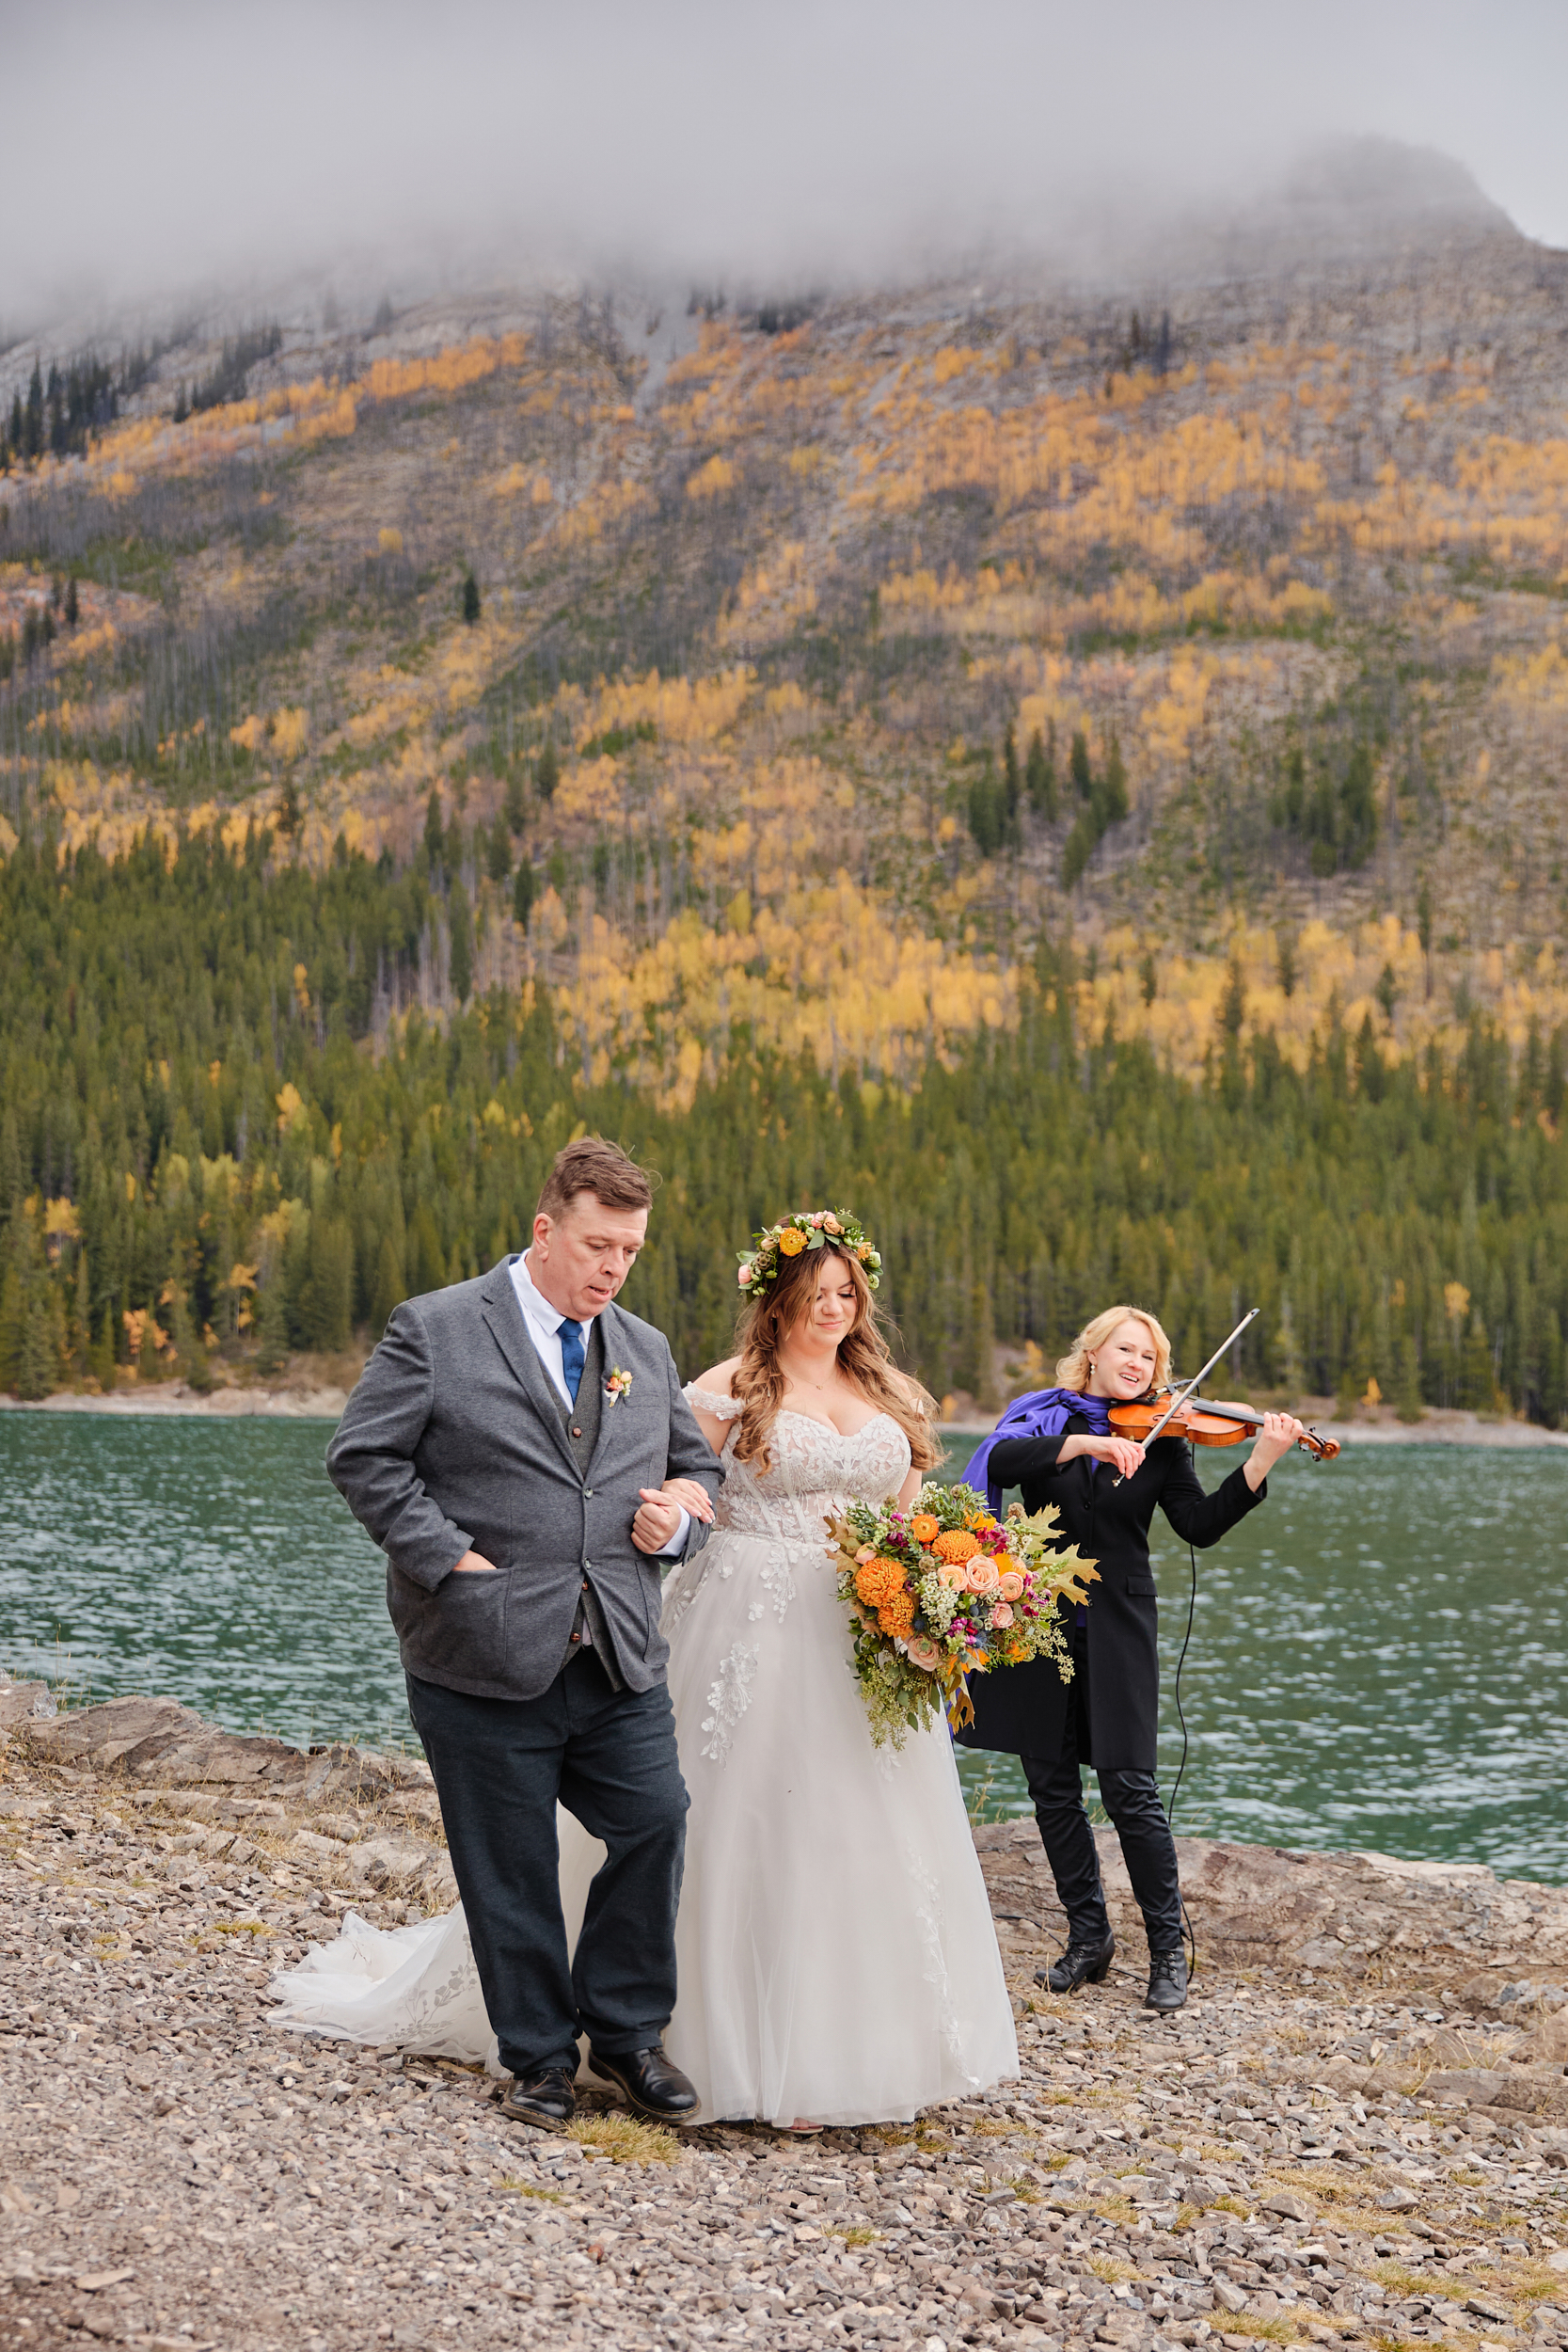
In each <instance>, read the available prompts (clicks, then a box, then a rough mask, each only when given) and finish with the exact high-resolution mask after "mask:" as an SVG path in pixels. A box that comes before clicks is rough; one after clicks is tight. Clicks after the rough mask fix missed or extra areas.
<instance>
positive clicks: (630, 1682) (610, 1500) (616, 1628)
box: [326, 1258, 724, 1699]
mask: <svg viewBox="0 0 1568 2352" xmlns="http://www.w3.org/2000/svg"><path fill="white" fill-rule="evenodd" d="M511 1264H512V1260H511V1259H510V1258H503V1259H502V1260H501V1262H500V1263H499V1265H497V1266H494V1267H492V1269H491V1271H490V1272H489V1273H488V1274H486V1275H482V1276H481V1277H480V1278H479V1279H477V1280H475V1281H471V1282H454V1283H453V1284H452V1286H451V1289H450V1290H442V1291H432V1292H430V1293H429V1294H428V1295H426V1296H424V1297H422V1298H410V1299H405V1300H404V1304H403V1305H402V1306H401V1307H399V1308H397V1309H396V1311H394V1312H393V1314H392V1316H391V1318H390V1320H389V1321H388V1325H387V1328H386V1331H385V1333H384V1335H383V1337H382V1340H381V1343H380V1344H379V1346H378V1347H377V1348H376V1350H375V1353H374V1354H373V1355H372V1358H371V1360H370V1362H369V1363H368V1364H367V1365H366V1367H365V1370H364V1374H363V1375H362V1376H361V1378H360V1381H359V1385H358V1387H357V1388H356V1390H355V1391H354V1393H353V1395H352V1396H351V1397H350V1398H349V1401H348V1409H347V1410H346V1412H345V1413H344V1415H343V1418H342V1420H341V1422H339V1424H338V1432H337V1435H336V1436H335V1437H334V1438H333V1440H332V1442H331V1444H330V1446H329V1447H328V1448H327V1454H326V1467H327V1471H328V1474H329V1475H330V1477H331V1479H332V1482H333V1484H334V1485H335V1486H337V1487H338V1488H339V1490H340V1491H341V1494H342V1495H343V1497H344V1498H345V1500H346V1501H347V1503H348V1506H349V1508H350V1510H351V1511H352V1512H353V1513H354V1515H355V1517H356V1518H357V1519H358V1520H359V1521H360V1523H361V1525H362V1526H364V1527H365V1528H366V1529H367V1530H368V1531H369V1533H370V1534H371V1535H372V1536H373V1538H374V1539H375V1541H376V1542H377V1543H378V1544H379V1545H380V1546H381V1549H382V1550H383V1551H384V1552H385V1553H386V1554H387V1606H388V1610H389V1612H390V1613H391V1619H392V1623H393V1625H394V1626H395V1627H396V1628H397V1634H398V1642H399V1645H400V1647H401V1650H402V1653H403V1663H404V1668H405V1669H406V1671H407V1672H408V1673H409V1674H412V1675H416V1676H418V1677H419V1678H420V1680H421V1681H424V1682H437V1683H443V1684H444V1685H445V1686H446V1687H447V1688H448V1689H449V1690H452V1691H466V1692H471V1693H472V1694H473V1695H475V1696H477V1697H481V1698H501V1699H531V1698H537V1697H538V1696H539V1694H540V1692H542V1691H545V1690H547V1689H548V1687H549V1685H550V1684H551V1682H553V1681H554V1679H555V1677H556V1675H557V1674H558V1673H559V1672H560V1669H561V1661H562V1658H563V1657H564V1656H565V1655H566V1647H567V1639H568V1636H569V1635H570V1633H571V1629H572V1620H573V1618H574V1616H575V1615H576V1613H577V1606H578V1599H579V1597H580V1596H581V1592H582V1586H583V1581H584V1579H587V1580H588V1581H590V1582H591V1583H592V1586H593V1590H594V1595H595V1597H596V1598H597V1600H598V1603H599V1606H600V1608H601V1610H602V1611H603V1613H604V1617H605V1621H606V1624H607V1626H608V1628H609V1630H610V1638H611V1640H612V1642H613V1644H614V1647H615V1656H616V1661H617V1663H618V1665H619V1667H620V1669H621V1672H622V1675H623V1677H625V1680H626V1685H627V1688H628V1689H630V1690H633V1691H646V1690H648V1689H650V1688H651V1687H652V1685H653V1684H654V1683H656V1682H658V1681H659V1680H661V1679H662V1677H663V1674H664V1668H665V1663H666V1661H667V1660H668V1658H669V1655H670V1652H669V1648H668V1645H666V1643H665V1641H664V1638H663V1635H662V1634H661V1633H660V1631H659V1629H658V1616H659V1597H660V1581H659V1571H660V1563H659V1562H658V1561H657V1560H655V1559H651V1558H649V1557H648V1555H647V1554H646V1553H644V1552H641V1551H639V1550H638V1549H637V1548H636V1546H635V1545H634V1544H633V1542H632V1540H631V1522H632V1519H633V1518H634V1516H635V1514H636V1511H637V1507H638V1493H637V1490H638V1488H639V1487H640V1486H660V1485H662V1483H663V1481H664V1480H665V1479H666V1478H670V1477H685V1478H694V1479H696V1480H698V1481H699V1483H700V1484H701V1485H702V1486H705V1487H706V1489H707V1491H708V1493H709V1494H710V1495H715V1496H716V1495H717V1494H718V1492H719V1489H720V1487H721V1485H722V1484H723V1477H724V1473H723V1470H722V1469H721V1466H720V1464H719V1462H718V1461H717V1460H716V1459H715V1457H714V1453H713V1449H712V1447H711V1446H710V1445H709V1444H708V1442H707V1439H706V1438H705V1437H704V1435H703V1433H702V1431H701V1430H700V1429H699V1428H698V1426H697V1423H696V1422H695V1421H694V1420H693V1419H692V1415H691V1408H690V1406H689V1405H688V1404H687V1401H686V1399H685V1397H684V1396H683V1395H682V1394H681V1389H680V1381H679V1378H678V1376H677V1375H676V1372H675V1363H674V1359H673V1356H672V1355H671V1353H670V1346H669V1343H668V1341H667V1340H666V1339H665V1338H664V1336H663V1334H662V1332H658V1331H656V1330H655V1329H654V1327H653V1326H652V1325H651V1324H648V1323H643V1322H641V1320H640V1319H639V1317H638V1316H636V1315H631V1314H627V1313H626V1312H625V1311H624V1310H623V1309H621V1308H619V1307H615V1306H610V1307H607V1308H606V1309H605V1311H604V1313H603V1315H602V1316H601V1318H600V1327H601V1330H602V1332H603V1335H604V1362H605V1366H606V1369H607V1372H609V1371H613V1370H617V1369H618V1370H621V1371H624V1372H627V1373H629V1374H630V1375H631V1387H630V1390H629V1391H628V1392H627V1393H626V1395H625V1396H623V1397H621V1398H620V1399H619V1400H618V1402H616V1403H615V1404H613V1405H611V1404H610V1402H609V1400H608V1399H606V1398H601V1399H600V1400H599V1403H600V1408H601V1409H600V1413H599V1434H598V1441H597V1443H596V1444H595V1445H594V1450H593V1453H592V1455H591V1457H590V1459H589V1462H588V1465H587V1468H586V1470H583V1469H579V1467H578V1462H577V1460H576V1458H575V1456H574V1454H573V1450H572V1446H571V1443H570V1440H569V1436H568V1431H567V1427H566V1423H565V1421H564V1419H563V1417H562V1416H563V1410H564V1407H563V1403H562V1398H561V1397H560V1396H559V1395H558V1393H557V1391H555V1389H554V1388H552V1386H551V1385H550V1381H549V1378H548V1375H546V1371H545V1368H544V1366H543V1365H542V1364H541V1363H540V1361H539V1358H538V1356H537V1355H536V1354H535V1352H534V1348H533V1343H532V1342H531V1340H530V1338H529V1335H528V1330H527V1327H526V1326H525V1325H524V1322H523V1313H522V1309H521V1308H520V1307H519V1306H518V1304H517V1294H516V1292H515V1290H514V1289H513V1287H512V1278H511V1275H510V1273H509V1272H508V1268H509V1267H510V1265H511ZM705 1540H706V1530H705V1528H703V1527H702V1526H701V1525H700V1524H699V1523H698V1522H697V1521H696V1520H695V1519H693V1521H692V1524H691V1534H690V1537H689V1544H688V1549H691V1548H693V1547H695V1546H698V1545H701V1544H702V1543H704V1542H705ZM470 1550H471V1551H480V1552H483V1555H484V1557H485V1558H486V1559H487V1560H491V1561H494V1563H495V1565H496V1567H497V1569H498V1571H499V1573H498V1574H497V1575H495V1576H484V1575H482V1574H477V1573H473V1572H470V1573H467V1574H465V1575H463V1576H454V1575H453V1574H452V1573H451V1570H452V1568H453V1566H454V1565H455V1564H456V1562H457V1561H459V1560H461V1558H462V1557H463V1554H464V1553H465V1552H466V1551H470ZM663 1565H664V1566H665V1567H668V1566H669V1565H670V1564H669V1562H668V1561H665V1562H664V1563H663Z"/></svg>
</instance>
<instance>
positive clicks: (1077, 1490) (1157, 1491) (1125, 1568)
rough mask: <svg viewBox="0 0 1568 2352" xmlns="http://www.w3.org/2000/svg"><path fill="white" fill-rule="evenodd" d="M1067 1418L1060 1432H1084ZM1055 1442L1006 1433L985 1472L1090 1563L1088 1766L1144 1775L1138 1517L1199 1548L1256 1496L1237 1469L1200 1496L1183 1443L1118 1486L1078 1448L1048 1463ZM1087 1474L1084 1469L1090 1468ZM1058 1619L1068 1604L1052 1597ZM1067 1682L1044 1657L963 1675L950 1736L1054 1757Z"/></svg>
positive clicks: (1149, 1593)
mask: <svg viewBox="0 0 1568 2352" xmlns="http://www.w3.org/2000/svg"><path fill="white" fill-rule="evenodd" d="M1088 1429H1089V1424H1088V1422H1086V1421H1085V1420H1084V1419H1083V1418H1082V1417H1081V1416H1080V1415H1078V1414H1076V1413H1075V1414H1074V1415H1073V1417H1072V1419H1071V1420H1070V1421H1069V1422H1068V1425H1067V1428H1066V1429H1065V1430H1064V1431H1063V1433H1062V1437H1082V1436H1085V1435H1087V1434H1088ZM1061 1448H1062V1438H1061V1437H1058V1438H1008V1439H1007V1440H1006V1442H1005V1443H1004V1444H1002V1445H999V1446H997V1447H996V1448H995V1450H994V1451H993V1453H992V1454H991V1457H990V1468H991V1473H992V1476H993V1477H995V1478H997V1479H999V1480H1000V1481H1001V1484H1002V1485H1003V1486H1019V1487H1021V1488H1022V1494H1023V1507H1024V1509H1025V1510H1026V1511H1043V1510H1044V1509H1045V1508H1046V1507H1047V1505H1048V1504H1051V1503H1054V1504H1055V1506H1056V1510H1057V1513H1058V1515H1059V1518H1058V1524H1059V1526H1060V1529H1061V1533H1062V1535H1063V1537H1064V1539H1065V1541H1067V1542H1068V1543H1071V1544H1076V1545H1077V1547H1078V1549H1079V1550H1080V1551H1081V1552H1082V1553H1083V1554H1084V1557H1085V1559H1086V1560H1092V1561H1093V1562H1094V1564H1095V1565H1096V1566H1097V1567H1098V1568H1099V1570H1100V1581H1099V1583H1098V1584H1091V1585H1090V1586H1089V1604H1088V1626H1087V1634H1088V1691H1087V1697H1088V1721H1089V1742H1090V1754H1089V1755H1088V1756H1085V1757H1084V1758H1083V1761H1084V1762H1085V1763H1092V1764H1094V1765H1095V1766H1096V1767H1097V1768H1108V1769H1111V1770H1115V1771H1120V1772H1153V1771H1154V1769H1155V1762H1156V1740H1157V1734H1158V1728H1159V1718H1160V1645H1159V1621H1158V1605H1157V1600H1156V1593H1155V1583H1154V1577H1153V1574H1152V1572H1151V1570H1150V1567H1149V1563H1148V1523H1149V1521H1150V1519H1151V1518H1153V1517H1154V1508H1155V1505H1156V1504H1157V1503H1158V1505H1159V1507H1160V1508H1161V1510H1163V1511H1164V1515H1165V1517H1166V1518H1167V1519H1169V1521H1170V1523H1171V1525H1172V1527H1174V1528H1175V1530H1176V1533H1177V1534H1178V1535H1180V1538H1181V1540H1182V1542H1183V1543H1187V1542H1189V1541H1190V1542H1192V1543H1194V1544H1196V1545H1197V1547H1198V1548H1199V1549H1200V1550H1201V1549H1207V1547H1208V1546H1209V1545H1210V1544H1214V1543H1218V1541H1219V1539H1220V1537H1221V1536H1222V1535H1223V1534H1225V1533H1226V1531H1227V1528H1231V1527H1234V1526H1235V1525H1236V1524H1237V1522H1238V1520H1240V1519H1243V1518H1245V1517H1246V1515H1247V1513H1248V1512H1249V1511H1250V1510H1252V1509H1253V1508H1254V1507H1255V1506H1256V1505H1257V1504H1258V1503H1259V1502H1262V1500H1263V1498H1264V1496H1265V1495H1266V1494H1267V1492H1268V1484H1267V1481H1265V1482H1264V1484H1263V1485H1262V1486H1259V1489H1258V1492H1257V1493H1256V1494H1254V1493H1253V1491H1252V1488H1251V1487H1250V1486H1248V1485H1247V1482H1246V1480H1245V1478H1244V1477H1243V1474H1242V1472H1241V1470H1232V1471H1231V1473H1230V1475H1229V1477H1228V1478H1227V1479H1226V1481H1225V1482H1224V1484H1223V1485H1222V1486H1216V1487H1215V1489H1214V1491H1213V1493H1212V1494H1206V1493H1205V1492H1204V1490H1203V1487H1202V1486H1201V1485H1200V1484H1199V1482H1198V1476H1197V1472H1196V1470H1194V1468H1193V1461H1192V1455H1191V1454H1190V1452H1189V1451H1188V1447H1187V1441H1186V1439H1185V1438H1156V1439H1155V1441H1154V1443H1153V1444H1152V1445H1151V1446H1150V1447H1149V1449H1148V1453H1147V1454H1145V1456H1144V1461H1143V1467H1142V1468H1141V1469H1140V1470H1138V1472H1137V1474H1136V1476H1135V1477H1132V1478H1129V1479H1124V1480H1123V1482H1122V1484H1121V1485H1120V1486H1116V1485H1115V1484H1114V1483H1113V1481H1114V1479H1115V1475H1116V1473H1115V1471H1114V1470H1112V1468H1111V1466H1110V1464H1109V1463H1106V1462H1100V1463H1095V1462H1093V1461H1091V1460H1090V1459H1089V1457H1088V1456H1087V1455H1085V1454H1080V1455H1078V1456H1077V1458H1076V1459H1075V1460H1073V1461H1070V1462H1069V1463H1068V1464H1067V1465H1066V1466H1065V1467H1064V1468H1062V1469H1058V1468H1057V1466H1056V1456H1057V1454H1059V1453H1060V1452H1061ZM1091 1473H1092V1475H1091ZM1062 1613H1063V1619H1064V1623H1065V1624H1066V1625H1068V1626H1069V1627H1070V1624H1071V1617H1072V1611H1071V1607H1070V1605H1069V1604H1068V1603H1066V1602H1064V1603H1063V1604H1062ZM1070 1689H1071V1686H1070V1685H1069V1684H1067V1683H1065V1682H1063V1680H1062V1678H1061V1677H1060V1675H1058V1673H1057V1672H1056V1669H1055V1666H1054V1665H1053V1662H1052V1661H1051V1660H1050V1659H1049V1658H1036V1659H1031V1660H1030V1661H1029V1663H1028V1664H1027V1665H1026V1666H1006V1667H1002V1668H1000V1669H998V1670H997V1671H996V1672H994V1673H991V1674H987V1675H972V1676H971V1677H970V1680H969V1694H970V1697H971V1698H972V1699H973V1700H974V1723H973V1724H971V1725H970V1726H969V1728H968V1729H967V1730H965V1731H960V1732H959V1733H958V1739H959V1740H961V1741H962V1742H963V1744H964V1746H965V1747H970V1748H1001V1749H1004V1750H1006V1751H1007V1752H1008V1753H1009V1754H1011V1755H1013V1756H1041V1757H1043V1758H1044V1759H1045V1760H1046V1761H1048V1762H1054V1760H1055V1758H1056V1757H1057V1756H1058V1755H1059V1754H1060V1753H1061V1745H1062V1733H1063V1731H1064V1729H1065V1727H1066V1724H1067V1720H1068V1702H1069V1695H1070Z"/></svg>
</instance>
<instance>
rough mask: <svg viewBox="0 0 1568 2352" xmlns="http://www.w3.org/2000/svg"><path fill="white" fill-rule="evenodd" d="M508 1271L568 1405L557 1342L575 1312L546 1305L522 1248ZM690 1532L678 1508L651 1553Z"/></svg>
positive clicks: (670, 1549) (675, 1552)
mask: <svg viewBox="0 0 1568 2352" xmlns="http://www.w3.org/2000/svg"><path fill="white" fill-rule="evenodd" d="M511 1273H512V1287H513V1289H514V1290H515V1292H516V1294H517V1304H518V1306H519V1307H520V1308H521V1309H522V1311H523V1328H524V1329H525V1330H526V1331H527V1333H528V1335H529V1338H530V1339H531V1341H532V1342H533V1352H534V1354H535V1355H536V1356H537V1357H538V1359H539V1361H540V1362H541V1363H542V1364H543V1365H544V1367H545V1375H546V1378H547V1379H548V1380H549V1382H550V1384H551V1386H552V1387H553V1388H554V1390H555V1391H556V1393H557V1395H558V1396H559V1397H560V1399H561V1401H562V1404H563V1405H565V1406H572V1405H575V1404H576V1402H577V1399H576V1398H575V1397H574V1396H573V1394H572V1391H571V1390H570V1389H569V1388H568V1387H567V1385H566V1367H565V1363H564V1360H563V1359H562V1346H561V1326H562V1323H563V1322H577V1321H578V1319H577V1317H576V1316H571V1315H567V1316H563V1315H562V1312H561V1310H560V1308H559V1307H552V1306H551V1305H550V1302H549V1300H548V1299H547V1298H546V1296H545V1294H544V1292H543V1291H542V1290H541V1289H540V1288H539V1286H538V1284H537V1283H536V1282H535V1281H534V1279H533V1277H532V1275H531V1273H530V1272H529V1270H528V1256H527V1253H526V1252H525V1253H524V1254H523V1255H522V1256H520V1257H516V1258H514V1259H513V1261H512V1266H511ZM578 1330H579V1331H580V1332H581V1333H582V1344H583V1347H584V1349H585V1350H586V1348H587V1346H588V1325H587V1324H586V1323H581V1322H578ZM599 1409H600V1410H601V1412H602V1411H605V1410H606V1409H611V1408H607V1407H605V1406H600V1408H599ZM690 1533H691V1515H690V1513H689V1511H682V1513H681V1523H680V1525H679V1527H677V1528H676V1530H675V1532H674V1534H673V1535H672V1536H671V1538H670V1540H669V1542H668V1543H667V1544H662V1545H660V1547H659V1549H658V1550H657V1551H656V1552H654V1553H653V1554H652V1555H651V1556H652V1557H653V1558H654V1559H656V1560H673V1559H676V1558H678V1557H679V1555H680V1553H681V1552H683V1551H684V1550H685V1549H686V1539H687V1537H688V1535H689V1534H690Z"/></svg>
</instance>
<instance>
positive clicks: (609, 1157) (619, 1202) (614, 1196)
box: [533, 1136, 654, 1217]
mask: <svg viewBox="0 0 1568 2352" xmlns="http://www.w3.org/2000/svg"><path fill="white" fill-rule="evenodd" d="M579 1192H591V1193H593V1195H594V1198H595V1200H601V1201H602V1202H603V1203H604V1206H605V1207H606V1208H607V1209H647V1208H651V1207H652V1206H653V1199H654V1187H653V1183H652V1180H651V1178H650V1177H649V1175H648V1171H647V1169H646V1168H639V1167H638V1165H637V1162H636V1161H635V1160H634V1159H633V1158H631V1156H630V1154H629V1153H627V1152H623V1151H622V1149H621V1147H620V1145H619V1144H618V1143H610V1142H607V1141H606V1139H605V1137H604V1136H578V1139H577V1141H576V1143H568V1144H567V1145H566V1147H565V1149H564V1150H563V1151H561V1152H557V1153H556V1155H555V1166H554V1167H553V1168H551V1170H550V1172H549V1174H548V1175H547V1176H546V1179H545V1189H544V1191H543V1192H542V1193H541V1194H540V1195H539V1206H538V1207H537V1209H535V1211H534V1213H533V1214H534V1216H554V1217H559V1216H562V1215H563V1214H564V1212H565V1210H566V1209H567V1207H568V1206H569V1204H570V1203H571V1202H572V1201H574V1200H576V1199H577V1197H578V1193H579Z"/></svg>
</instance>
